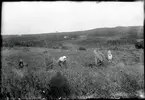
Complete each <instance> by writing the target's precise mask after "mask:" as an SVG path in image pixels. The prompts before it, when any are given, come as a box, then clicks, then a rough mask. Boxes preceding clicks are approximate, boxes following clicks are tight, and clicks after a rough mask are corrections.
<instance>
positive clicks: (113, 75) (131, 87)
mask: <svg viewBox="0 0 145 100" xmlns="http://www.w3.org/2000/svg"><path fill="white" fill-rule="evenodd" d="M131 47H132V48H131ZM122 48H124V47H123V46H122ZM129 48H130V49H129ZM129 48H127V46H126V48H125V49H124V50H123V49H120V50H111V51H112V54H113V61H112V62H111V63H109V62H107V61H106V62H105V64H104V65H103V66H95V65H94V54H93V52H92V51H91V50H89V49H88V50H86V51H81V50H80V51H79V50H78V51H76V50H61V49H48V48H38V47H13V48H7V47H3V48H2V53H1V54H2V59H1V61H2V91H3V92H4V93H6V92H8V93H10V95H11V96H12V97H15V98H18V97H20V98H25V99H26V98H28V99H30V98H31V99H32V98H33V99H34V98H37V99H38V98H42V97H46V95H42V93H41V91H42V90H43V89H45V90H49V91H50V93H51V94H49V97H50V96H51V97H52V98H56V97H69V98H85V97H86V98H89V97H90V98H111V97H116V98H117V96H118V95H121V96H122V97H125V98H126V97H128V98H129V97H136V95H137V92H138V91H144V63H143V59H144V58H143V57H144V56H143V53H144V51H143V50H142V49H135V48H133V46H132V45H130V46H129ZM107 50H108V49H107V48H104V49H101V51H102V52H103V53H104V54H105V53H106V52H107ZM63 55H65V56H67V59H68V61H67V66H63V67H59V66H58V65H57V63H56V60H57V59H58V58H59V57H60V56H63ZM19 58H22V59H23V60H24V62H25V63H27V64H28V66H27V67H24V68H22V69H19V68H18V61H19ZM50 64H52V65H50ZM90 64H92V66H90ZM49 65H50V66H49ZM58 72H60V73H61V75H59V76H57V73H58ZM57 77H59V78H60V80H61V81H60V82H57V81H56V80H57ZM61 83H62V84H61ZM52 87H57V90H55V89H54V88H52ZM57 92H58V93H57ZM47 96H48V94H47Z"/></svg>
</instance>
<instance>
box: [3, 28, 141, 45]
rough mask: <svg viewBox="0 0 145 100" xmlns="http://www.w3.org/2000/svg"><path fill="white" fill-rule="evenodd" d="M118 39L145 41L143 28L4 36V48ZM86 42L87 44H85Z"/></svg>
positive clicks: (98, 29) (97, 29)
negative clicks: (144, 39)
mask: <svg viewBox="0 0 145 100" xmlns="http://www.w3.org/2000/svg"><path fill="white" fill-rule="evenodd" d="M65 36H67V37H66V38H64V37H65ZM106 39H111V40H112V39H117V40H120V39H121V41H124V40H136V39H143V27H142V26H130V27H113V28H96V29H91V30H85V31H75V32H58V33H42V34H27V35H21V36H18V35H3V36H2V40H3V46H35V47H53V46H54V45H56V44H57V45H59V44H61V43H63V42H66V41H67V42H70V43H74V44H81V42H83V43H85V44H87V43H94V42H96V41H97V42H98V41H100V42H101V43H102V41H104V40H106ZM84 41H85V42H84ZM52 43H53V44H54V45H51V44H52Z"/></svg>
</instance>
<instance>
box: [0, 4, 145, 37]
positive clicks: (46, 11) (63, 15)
mask: <svg viewBox="0 0 145 100" xmlns="http://www.w3.org/2000/svg"><path fill="white" fill-rule="evenodd" d="M143 19H144V11H143V2H141V1H139V2H99V3H96V2H69V1H68V2H67V1H57V2H42V1H41V2H38V1H37V2H3V3H2V25H1V26H2V32H1V34H2V35H15V34H37V33H39V34H40V33H51V32H56V31H58V32H70V31H81V30H89V29H94V28H102V27H116V26H143Z"/></svg>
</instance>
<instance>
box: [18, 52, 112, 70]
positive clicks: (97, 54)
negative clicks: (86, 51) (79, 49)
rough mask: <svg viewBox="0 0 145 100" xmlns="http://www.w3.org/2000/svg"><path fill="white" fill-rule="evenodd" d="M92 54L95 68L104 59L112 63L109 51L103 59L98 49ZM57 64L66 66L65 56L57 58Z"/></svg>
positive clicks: (20, 62) (21, 65)
mask: <svg viewBox="0 0 145 100" xmlns="http://www.w3.org/2000/svg"><path fill="white" fill-rule="evenodd" d="M93 53H94V56H95V65H97V66H100V65H102V64H103V62H104V60H105V58H107V60H108V62H111V61H112V58H113V56H112V53H111V51H110V50H109V51H108V52H107V57H105V55H104V54H103V53H102V52H101V51H99V50H98V49H94V51H93ZM57 63H58V65H59V66H60V67H62V66H64V65H66V63H67V57H66V56H62V57H59V59H58V60H57ZM23 67H24V62H23V60H22V59H20V61H19V68H23Z"/></svg>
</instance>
